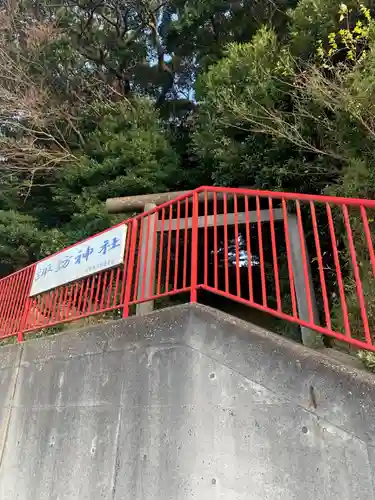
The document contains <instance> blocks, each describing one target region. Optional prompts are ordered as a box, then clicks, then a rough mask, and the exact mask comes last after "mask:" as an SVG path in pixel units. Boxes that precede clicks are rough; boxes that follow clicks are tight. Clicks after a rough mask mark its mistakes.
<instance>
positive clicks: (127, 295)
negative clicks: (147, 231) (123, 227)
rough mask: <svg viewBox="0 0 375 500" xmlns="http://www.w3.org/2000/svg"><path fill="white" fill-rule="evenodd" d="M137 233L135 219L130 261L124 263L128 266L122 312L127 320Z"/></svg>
mask: <svg viewBox="0 0 375 500" xmlns="http://www.w3.org/2000/svg"><path fill="white" fill-rule="evenodd" d="M137 233H138V221H137V219H134V220H133V221H132V223H131V224H130V252H129V261H128V262H124V266H127V269H126V270H125V271H126V272H125V273H124V275H125V280H126V285H125V294H124V303H123V310H122V317H123V318H127V317H128V316H129V302H130V297H131V292H132V285H133V278H134V261H135V249H136V244H137Z"/></svg>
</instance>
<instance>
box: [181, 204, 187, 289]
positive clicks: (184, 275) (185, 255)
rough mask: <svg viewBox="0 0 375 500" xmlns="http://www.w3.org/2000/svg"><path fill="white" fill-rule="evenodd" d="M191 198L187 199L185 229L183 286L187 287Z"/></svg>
mask: <svg viewBox="0 0 375 500" xmlns="http://www.w3.org/2000/svg"><path fill="white" fill-rule="evenodd" d="M188 225H189V198H186V200H185V231H184V268H183V277H182V287H183V288H186V273H187V250H188V240H189V227H188Z"/></svg>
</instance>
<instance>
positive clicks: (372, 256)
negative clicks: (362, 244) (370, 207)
mask: <svg viewBox="0 0 375 500" xmlns="http://www.w3.org/2000/svg"><path fill="white" fill-rule="evenodd" d="M361 216H362V222H363V228H364V231H365V236H366V241H367V247H368V250H369V254H370V261H371V266H372V273H373V276H374V278H375V253H374V246H373V244H372V237H371V232H370V227H369V223H368V219H367V212H366V208H365V207H364V206H363V205H361Z"/></svg>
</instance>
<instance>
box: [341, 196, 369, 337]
mask: <svg viewBox="0 0 375 500" xmlns="http://www.w3.org/2000/svg"><path fill="white" fill-rule="evenodd" d="M342 211H343V214H344V223H345V228H346V233H347V237H348V243H349V252H350V257H351V261H352V266H353V274H354V279H355V284H356V289H357V296H358V302H359V308H360V311H361V317H362V322H363V328H364V330H365V338H366V342H367V343H368V344H369V345H372V340H371V333H370V328H369V324H368V318H367V313H366V303H365V298H364V295H363V286H362V281H361V276H360V274H359V268H358V261H357V255H356V251H355V246H354V241H353V232H352V228H351V226H350V220H349V213H348V207H347V206H346V205H343V206H342Z"/></svg>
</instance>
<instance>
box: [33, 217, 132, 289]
mask: <svg viewBox="0 0 375 500" xmlns="http://www.w3.org/2000/svg"><path fill="white" fill-rule="evenodd" d="M126 232H127V226H126V225H125V224H122V225H121V226H117V227H114V228H112V229H109V230H108V231H105V232H104V233H101V234H99V235H98V236H94V237H93V238H91V239H89V240H86V241H83V242H82V243H77V245H74V246H72V247H70V248H68V249H67V250H64V251H62V252H60V253H58V254H55V255H51V257H48V258H47V259H45V260H43V261H41V262H38V264H37V266H36V270H35V276H34V280H33V282H32V285H31V291H30V296H33V295H38V294H40V293H42V292H46V291H47V290H51V289H52V288H56V287H58V286H61V285H65V284H66V283H71V282H72V281H76V280H78V279H81V278H84V277H85V276H89V275H90V274H94V273H97V272H99V271H104V270H105V269H109V268H111V267H114V266H118V265H120V264H121V263H122V262H123V260H124V252H125V243H126Z"/></svg>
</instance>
